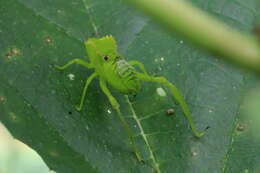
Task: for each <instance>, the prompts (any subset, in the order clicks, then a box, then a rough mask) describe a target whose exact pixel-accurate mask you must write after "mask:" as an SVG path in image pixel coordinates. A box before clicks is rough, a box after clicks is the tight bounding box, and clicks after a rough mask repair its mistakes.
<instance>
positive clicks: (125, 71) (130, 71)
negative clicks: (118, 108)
mask: <svg viewBox="0 0 260 173" xmlns="http://www.w3.org/2000/svg"><path fill="white" fill-rule="evenodd" d="M115 65H116V68H115V71H116V73H117V74H118V76H119V77H120V82H121V84H122V85H124V87H125V89H126V90H125V93H135V92H137V91H138V90H139V89H140V87H141V86H140V81H139V80H138V79H137V77H136V71H135V69H134V67H133V66H131V65H130V64H129V63H128V62H127V61H125V60H124V59H121V60H118V61H117V62H116V64H115Z"/></svg>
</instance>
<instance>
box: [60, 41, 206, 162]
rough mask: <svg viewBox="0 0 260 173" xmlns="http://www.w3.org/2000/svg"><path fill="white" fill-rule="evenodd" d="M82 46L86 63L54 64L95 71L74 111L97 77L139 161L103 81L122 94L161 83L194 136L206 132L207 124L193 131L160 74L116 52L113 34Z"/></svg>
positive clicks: (173, 89)
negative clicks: (167, 90)
mask: <svg viewBox="0 0 260 173" xmlns="http://www.w3.org/2000/svg"><path fill="white" fill-rule="evenodd" d="M85 47H86V51H87V54H88V57H89V59H90V62H86V61H84V60H82V59H73V60H71V61H69V62H68V63H67V64H65V65H63V66H56V68H58V69H59V70H64V69H66V68H67V67H69V66H70V65H72V64H79V65H81V66H83V67H85V68H88V69H94V70H95V71H94V72H93V73H92V74H91V75H90V76H89V77H88V79H87V80H86V83H85V86H84V89H83V92H82V96H81V101H80V104H79V105H78V106H76V109H77V110H78V111H81V110H82V107H83V104H84V100H85V96H86V93H87V89H88V86H89V84H90V83H91V82H92V80H93V79H94V78H98V79H99V85H100V88H101V90H102V91H103V92H104V94H105V95H106V96H107V98H108V100H109V102H110V103H111V105H112V107H113V109H115V111H116V112H117V115H118V116H119V119H120V121H121V122H122V124H123V126H124V128H125V130H126V132H127V134H128V135H129V138H130V142H131V146H132V149H133V151H134V153H135V155H136V157H137V159H138V160H139V161H141V160H142V159H141V156H140V154H139V152H138V150H137V147H136V144H135V139H134V135H133V132H132V131H131V129H130V127H129V125H128V123H127V121H126V120H125V118H124V116H122V114H121V111H120V105H119V103H118V102H117V100H116V98H115V97H114V96H113V95H112V94H111V92H110V91H109V89H108V87H107V84H109V85H111V86H112V87H113V88H115V89H116V90H117V91H119V92H120V93H123V94H132V93H138V91H139V90H140V88H141V82H142V81H147V82H156V83H159V84H161V85H165V86H167V87H168V88H169V89H170V91H171V94H172V95H173V96H174V98H175V99H176V100H177V102H178V103H179V105H180V106H181V108H182V110H183V112H184V115H185V116H186V118H187V120H188V122H189V125H190V127H191V129H192V131H193V132H194V134H195V136H197V137H200V136H203V135H204V134H205V133H206V131H207V129H208V127H207V128H205V129H204V130H203V131H202V132H201V133H200V132H198V131H197V130H196V128H195V124H194V122H193V120H192V117H191V114H190V111H189V108H188V106H187V104H186V102H185V100H184V98H183V97H182V95H181V93H180V91H179V90H178V89H177V88H176V87H175V85H173V84H172V83H170V82H169V81H168V80H167V79H166V78H164V77H155V76H150V75H149V74H148V73H147V72H146V70H145V67H144V65H143V64H142V63H141V62H139V61H128V62H127V61H126V60H125V59H124V58H123V57H122V56H121V55H120V54H119V53H118V50H117V44H116V41H115V39H114V37H113V36H105V37H102V38H90V39H88V40H87V41H85ZM134 66H137V67H138V68H139V69H140V70H141V71H142V72H138V71H136V70H135V68H134Z"/></svg>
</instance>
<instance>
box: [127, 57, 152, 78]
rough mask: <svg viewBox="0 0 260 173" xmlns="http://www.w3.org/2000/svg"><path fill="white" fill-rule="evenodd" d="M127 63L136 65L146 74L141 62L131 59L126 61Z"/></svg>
mask: <svg viewBox="0 0 260 173" xmlns="http://www.w3.org/2000/svg"><path fill="white" fill-rule="evenodd" d="M128 63H129V64H131V65H137V66H138V67H139V68H140V69H141V71H142V72H143V73H144V74H147V75H148V73H147V72H146V70H145V67H144V65H143V64H142V63H141V62H139V61H135V60H132V61H128Z"/></svg>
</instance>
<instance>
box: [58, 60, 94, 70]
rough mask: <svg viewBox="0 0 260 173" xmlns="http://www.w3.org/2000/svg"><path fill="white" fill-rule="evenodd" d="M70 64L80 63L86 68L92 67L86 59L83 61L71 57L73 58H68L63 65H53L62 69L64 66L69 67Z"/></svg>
mask: <svg viewBox="0 0 260 173" xmlns="http://www.w3.org/2000/svg"><path fill="white" fill-rule="evenodd" d="M72 64H79V65H82V66H84V67H86V68H92V66H91V64H90V63H88V62H86V61H83V60H82V59H78V58H76V59H73V60H70V61H69V62H68V63H67V64H65V65H63V66H57V65H55V67H56V68H57V69H59V70H64V69H65V68H67V67H69V66H70V65H72Z"/></svg>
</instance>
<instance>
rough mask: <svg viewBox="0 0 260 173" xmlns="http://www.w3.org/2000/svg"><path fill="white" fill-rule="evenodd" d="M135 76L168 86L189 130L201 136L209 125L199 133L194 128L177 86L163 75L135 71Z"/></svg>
mask: <svg viewBox="0 0 260 173" xmlns="http://www.w3.org/2000/svg"><path fill="white" fill-rule="evenodd" d="M137 76H138V78H139V79H140V80H143V81H148V82H157V83H160V84H163V85H166V86H167V87H169V88H170V90H171V93H172V95H173V96H174V97H175V99H176V100H177V101H178V102H179V104H180V106H181V108H182V110H183V112H184V115H185V117H186V118H187V120H188V122H189V124H190V127H191V130H192V131H193V132H194V134H195V135H196V136H197V137H201V136H203V135H204V134H205V133H206V131H207V129H208V128H209V127H206V128H205V129H204V130H203V131H202V132H201V133H199V132H198V131H197V130H196V127H195V124H194V122H193V120H192V116H191V113H190V110H189V107H188V105H187V104H186V102H185V100H184V98H183V97H182V95H181V93H180V91H179V90H178V88H177V87H176V86H175V85H173V84H172V83H170V82H169V81H168V80H167V79H166V78H164V77H153V76H149V75H147V74H143V73H137Z"/></svg>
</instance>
